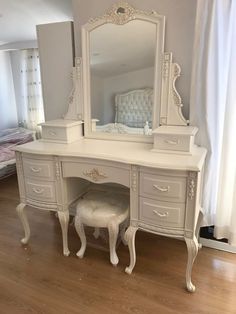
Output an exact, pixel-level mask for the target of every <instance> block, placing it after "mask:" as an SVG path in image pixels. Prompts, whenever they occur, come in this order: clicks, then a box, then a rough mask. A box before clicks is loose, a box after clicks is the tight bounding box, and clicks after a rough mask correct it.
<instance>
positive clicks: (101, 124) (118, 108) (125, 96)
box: [82, 2, 187, 142]
mask: <svg viewBox="0 0 236 314" xmlns="http://www.w3.org/2000/svg"><path fill="white" fill-rule="evenodd" d="M164 34H165V17H164V16H161V15H159V14H157V13H156V12H154V11H151V12H144V11H139V10H136V9H134V8H133V7H132V6H130V5H129V4H128V3H126V2H119V3H117V4H114V5H113V6H112V8H111V9H110V10H109V11H107V12H106V13H105V15H104V16H102V17H99V18H94V19H91V20H89V22H88V23H87V24H86V25H84V26H83V27H82V60H83V93H84V121H85V137H92V138H101V139H121V140H130V141H141V142H152V141H153V138H152V136H151V135H152V130H154V129H156V128H157V127H159V126H160V125H167V124H172V125H186V124H187V121H186V120H185V119H184V117H183V116H182V112H181V106H182V105H181V99H180V97H179V95H178V93H177V91H176V90H175V86H174V81H175V79H176V78H177V77H178V76H179V73H180V68H179V67H178V65H177V64H172V56H171V54H165V53H164Z"/></svg>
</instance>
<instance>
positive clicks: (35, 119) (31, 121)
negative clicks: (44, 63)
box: [20, 49, 44, 135]
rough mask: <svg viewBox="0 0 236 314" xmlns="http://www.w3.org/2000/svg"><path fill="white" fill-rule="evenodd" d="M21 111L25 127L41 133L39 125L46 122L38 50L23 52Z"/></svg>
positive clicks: (21, 57) (21, 61)
mask: <svg viewBox="0 0 236 314" xmlns="http://www.w3.org/2000/svg"><path fill="white" fill-rule="evenodd" d="M20 59H21V60H20V63H21V97H22V102H21V110H22V115H23V117H24V125H25V126H26V127H27V128H29V129H31V130H35V131H36V132H37V134H38V135H39V133H40V128H39V127H38V124H39V123H41V122H43V121H44V111H43V98H42V89H41V78H40V67H39V54H38V49H27V50H22V51H21V56H20Z"/></svg>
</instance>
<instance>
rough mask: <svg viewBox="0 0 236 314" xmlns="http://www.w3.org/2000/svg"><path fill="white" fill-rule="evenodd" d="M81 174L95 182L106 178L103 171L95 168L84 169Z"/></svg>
mask: <svg viewBox="0 0 236 314" xmlns="http://www.w3.org/2000/svg"><path fill="white" fill-rule="evenodd" d="M83 174H84V175H85V176H86V177H89V178H91V179H92V180H93V181H95V182H97V181H99V180H102V179H105V178H107V175H106V174H105V173H103V172H101V171H100V170H99V169H97V168H93V169H92V170H86V171H84V172H83Z"/></svg>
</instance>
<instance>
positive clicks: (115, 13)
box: [81, 1, 188, 143]
mask: <svg viewBox="0 0 236 314" xmlns="http://www.w3.org/2000/svg"><path fill="white" fill-rule="evenodd" d="M121 9H122V10H121ZM132 20H142V21H147V22H151V23H154V24H155V25H156V27H157V34H158V36H157V38H156V53H155V65H154V84H153V97H154V99H153V113H152V115H153V128H152V129H153V130H154V129H156V128H158V127H159V126H160V125H187V124H188V121H187V120H185V118H184V117H183V115H182V110H181V107H182V106H183V105H182V102H181V97H180V96H179V94H178V92H177V90H176V88H175V81H176V79H177V77H179V75H180V67H179V65H178V64H176V63H172V54H171V53H164V42H165V17H164V16H162V15H159V14H158V13H157V12H155V11H150V12H148V11H147V12H146V11H141V10H136V9H135V8H134V7H132V6H131V5H130V4H128V3H127V2H124V1H121V2H118V3H116V4H114V5H113V6H112V7H111V9H109V10H108V11H107V12H106V13H105V14H104V15H103V16H101V17H97V18H91V19H90V20H89V21H88V23H86V24H85V25H83V26H82V30H81V31H82V60H83V62H82V69H81V70H82V71H81V72H82V81H83V84H82V85H83V86H82V88H81V94H83V113H84V136H85V138H96V139H104V140H123V141H124V140H125V141H135V142H148V143H152V142H153V135H152V136H147V135H139V134H137V135H136V134H132V135H131V134H119V133H118V134H116V133H105V132H104V133H103V132H93V131H92V117H91V84H90V38H89V35H90V32H91V31H92V30H94V29H96V28H98V27H99V26H102V25H104V24H107V23H112V24H117V25H124V24H126V23H128V22H129V21H132ZM158 104H160V106H158ZM158 117H159V119H158ZM158 120H159V124H158Z"/></svg>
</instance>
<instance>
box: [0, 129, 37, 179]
mask: <svg viewBox="0 0 236 314" xmlns="http://www.w3.org/2000/svg"><path fill="white" fill-rule="evenodd" d="M33 139H34V132H33V131H30V130H26V129H24V128H14V129H6V130H0V178H3V177H6V176H8V175H10V174H12V173H14V172H15V152H14V147H15V146H16V145H20V144H24V143H27V142H30V141H32V140H33Z"/></svg>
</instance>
